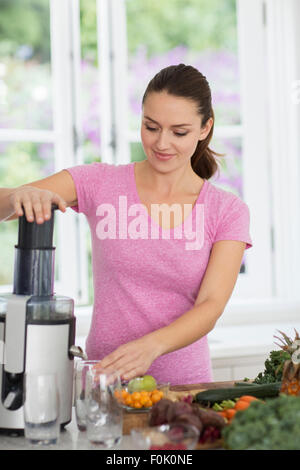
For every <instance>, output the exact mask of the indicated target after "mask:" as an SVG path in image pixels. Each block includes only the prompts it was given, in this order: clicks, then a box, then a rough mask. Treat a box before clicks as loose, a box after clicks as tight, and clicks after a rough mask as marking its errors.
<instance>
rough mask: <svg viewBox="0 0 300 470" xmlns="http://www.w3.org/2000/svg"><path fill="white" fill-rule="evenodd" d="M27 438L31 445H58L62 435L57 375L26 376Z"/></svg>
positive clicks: (25, 418) (25, 411) (25, 414)
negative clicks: (60, 434)
mask: <svg viewBox="0 0 300 470" xmlns="http://www.w3.org/2000/svg"><path fill="white" fill-rule="evenodd" d="M24 380H25V383H24V385H25V402H24V423H25V437H26V438H27V439H28V440H29V442H30V443H31V444H44V445H47V444H56V443H57V441H58V438H59V433H60V418H59V391H58V382H57V376H56V374H54V373H53V374H43V373H41V374H39V373H26V374H25V379H24Z"/></svg>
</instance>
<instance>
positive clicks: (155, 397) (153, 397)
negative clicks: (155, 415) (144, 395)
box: [151, 392, 161, 403]
mask: <svg viewBox="0 0 300 470" xmlns="http://www.w3.org/2000/svg"><path fill="white" fill-rule="evenodd" d="M151 400H152V403H157V402H158V401H159V400H161V396H160V393H159V392H156V393H152V395H151Z"/></svg>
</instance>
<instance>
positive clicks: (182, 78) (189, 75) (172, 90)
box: [142, 64, 223, 179]
mask: <svg viewBox="0 0 300 470" xmlns="http://www.w3.org/2000/svg"><path fill="white" fill-rule="evenodd" d="M162 91H167V93H169V94H170V95H174V96H180V97H183V98H187V99H190V100H192V101H194V102H195V103H196V104H197V108H198V113H199V114H200V115H202V116H203V117H202V126H204V125H205V124H206V122H207V121H208V119H209V118H213V125H212V127H211V130H210V132H209V134H208V135H207V137H206V139H204V140H199V142H198V145H197V147H196V150H195V152H194V154H193V155H192V157H191V165H192V168H193V170H194V172H195V173H197V175H198V176H200V177H201V178H205V179H209V178H211V177H212V176H213V175H214V174H215V173H216V171H218V169H219V167H218V163H217V159H216V157H219V156H223V154H219V153H216V152H214V151H213V150H211V149H210V148H209V147H208V146H209V143H210V141H211V138H212V136H213V130H214V122H215V116H214V111H213V109H212V104H211V91H210V87H209V84H208V82H207V80H206V77H205V76H204V75H202V73H201V72H199V70H197V69H196V68H194V67H192V66H191V65H184V64H179V65H170V66H169V67H166V68H164V69H162V70H161V71H160V72H158V73H157V74H156V75H155V76H154V77H153V78H152V80H151V81H150V82H149V84H148V86H147V88H146V91H145V93H144V96H143V100H142V103H143V104H144V102H145V100H146V98H147V96H148V94H149V93H152V92H158V93H159V92H162Z"/></svg>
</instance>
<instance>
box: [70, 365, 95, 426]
mask: <svg viewBox="0 0 300 470" xmlns="http://www.w3.org/2000/svg"><path fill="white" fill-rule="evenodd" d="M97 363H99V361H98V360H78V361H76V362H75V390H74V395H75V415H76V422H77V427H78V429H79V431H85V430H86V407H85V395H86V374H87V371H88V370H90V369H92V368H93V366H94V365H95V364H97Z"/></svg>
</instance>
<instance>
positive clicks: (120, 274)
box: [68, 163, 252, 385]
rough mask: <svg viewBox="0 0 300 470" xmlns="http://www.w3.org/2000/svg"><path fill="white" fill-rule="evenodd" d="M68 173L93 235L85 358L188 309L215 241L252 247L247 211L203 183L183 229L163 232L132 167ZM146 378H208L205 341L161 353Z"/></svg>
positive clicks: (178, 381)
mask: <svg viewBox="0 0 300 470" xmlns="http://www.w3.org/2000/svg"><path fill="white" fill-rule="evenodd" d="M68 171H69V172H70V174H71V176H72V177H73V180H74V183H75V186H76V191H77V199H78V207H77V206H76V207H74V208H73V209H74V210H76V211H77V212H80V213H84V214H85V215H86V217H87V220H88V223H89V226H90V230H91V239H92V264H93V281H94V308H93V316H92V322H91V327H90V331H89V335H88V338H87V341H86V352H87V355H88V357H89V358H90V359H102V358H103V357H104V356H106V355H107V354H109V353H111V352H112V351H114V350H115V349H116V348H117V347H118V346H120V345H121V344H124V343H127V342H129V341H132V340H134V339H137V338H140V337H142V336H144V335H146V334H147V333H149V332H151V331H154V330H157V329H159V328H162V327H164V326H166V325H169V324H170V323H171V322H172V321H174V320H175V319H176V318H178V317H180V316H181V315H182V314H183V313H185V312H186V311H187V310H190V309H191V308H192V307H193V305H194V303H195V300H196V298H197V295H198V292H199V289H200V286H201V281H202V278H203V276H204V273H205V270H206V267H207V264H208V261H209V256H210V251H211V248H212V245H213V243H214V242H216V241H218V240H239V241H243V242H246V243H247V246H246V248H249V247H250V246H252V241H251V238H250V235H249V209H248V206H247V205H246V204H245V203H244V202H243V201H242V200H241V199H240V198H238V197H237V196H236V195H234V194H233V193H231V192H227V191H224V190H222V189H220V188H217V187H216V186H214V185H213V184H212V183H210V182H209V181H208V180H204V184H203V186H202V188H201V191H200V194H199V196H198V199H197V201H196V204H195V205H194V207H193V210H192V212H191V213H190V215H189V216H188V217H187V219H186V220H185V221H184V224H182V225H181V226H180V227H179V228H178V227H175V228H174V229H170V230H169V229H168V230H165V229H162V228H161V227H160V226H159V225H158V224H157V223H156V222H155V221H154V220H152V219H151V217H150V215H149V214H148V212H147V209H146V207H145V206H142V203H141V200H140V198H139V195H138V192H137V187H136V182H135V175H134V163H129V164H125V165H124V164H123V165H113V164H107V163H92V164H87V165H80V166H76V167H73V168H69V169H68ZM183 226H184V227H187V228H186V229H184V230H183V228H184V227H183ZM181 229H182V233H181V234H180V230H181ZM168 236H169V238H167V237H168ZM193 237H194V240H193ZM195 237H196V238H195ZM147 373H148V374H151V375H153V376H154V377H155V378H156V380H157V381H159V382H170V383H171V384H173V385H175V384H188V383H201V382H210V381H212V380H213V378H212V370H211V360H210V354H209V348H208V343H207V337H206V336H205V337H203V338H201V339H200V340H198V341H196V342H194V343H193V344H191V345H189V346H187V347H185V348H182V349H180V350H177V351H174V352H171V353H168V354H165V355H163V356H160V357H159V358H158V359H156V360H155V361H154V362H153V363H152V365H151V367H150V368H149V370H148V372H147Z"/></svg>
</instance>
